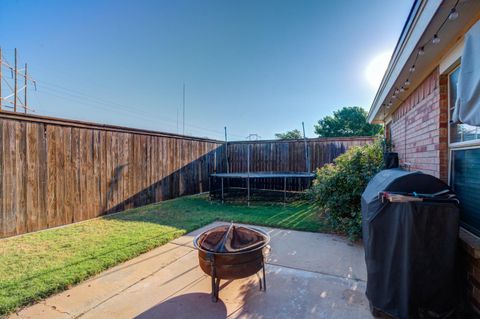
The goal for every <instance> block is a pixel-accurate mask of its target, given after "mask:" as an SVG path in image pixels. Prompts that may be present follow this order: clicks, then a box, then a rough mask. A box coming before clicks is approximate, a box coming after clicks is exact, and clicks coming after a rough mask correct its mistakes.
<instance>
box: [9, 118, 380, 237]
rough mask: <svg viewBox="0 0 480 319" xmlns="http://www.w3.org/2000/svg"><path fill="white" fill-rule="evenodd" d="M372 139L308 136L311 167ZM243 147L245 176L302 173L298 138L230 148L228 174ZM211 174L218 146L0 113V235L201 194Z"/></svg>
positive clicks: (239, 164)
mask: <svg viewBox="0 0 480 319" xmlns="http://www.w3.org/2000/svg"><path fill="white" fill-rule="evenodd" d="M372 140H373V139H372V138H340V139H310V140H308V142H307V144H308V149H309V154H310V158H311V170H314V169H315V168H316V167H320V166H322V165H324V164H325V163H329V162H331V161H332V160H333V159H334V158H335V157H336V156H338V155H339V154H341V153H343V152H344V151H345V150H346V149H348V148H349V147H351V146H352V145H361V144H365V143H368V142H371V141H372ZM248 144H250V145H251V159H250V163H251V171H294V172H303V171H305V158H304V146H303V141H278V140H276V141H257V142H233V143H229V144H228V155H229V163H230V171H231V172H246V171H247V166H246V164H247V158H246V154H247V148H246V145H248ZM214 172H226V160H225V145H224V144H223V142H220V141H215V140H209V139H203V138H195V137H185V136H179V135H175V134H167V133H160V132H153V131H147V130H137V129H130V128H124V127H118V126H112V125H100V124H94V123H86V122H80V121H71V120H63V119H55V118H49V117H42V116H32V115H22V114H18V113H10V112H0V237H8V236H13V235H19V234H23V233H27V232H31V231H36V230H41V229H46V228H50V227H55V226H61V225H66V224H70V223H74V222H78V221H82V220H87V219H91V218H95V217H98V216H101V215H104V214H108V213H112V212H117V211H121V210H124V209H128V208H132V207H137V206H142V205H146V204H149V203H153V202H158V201H162V200H165V199H170V198H175V197H177V196H182V195H189V194H195V193H199V192H204V191H208V190H209V189H210V183H209V182H210V181H209V174H211V173H214ZM295 183H298V182H295V180H290V181H289V189H294V188H295V187H297V186H296V185H297V184H295ZM264 185H266V184H264Z"/></svg>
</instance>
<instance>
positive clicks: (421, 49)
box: [418, 47, 425, 55]
mask: <svg viewBox="0 0 480 319" xmlns="http://www.w3.org/2000/svg"><path fill="white" fill-rule="evenodd" d="M424 54H425V47H421V48H420V49H418V55H424Z"/></svg>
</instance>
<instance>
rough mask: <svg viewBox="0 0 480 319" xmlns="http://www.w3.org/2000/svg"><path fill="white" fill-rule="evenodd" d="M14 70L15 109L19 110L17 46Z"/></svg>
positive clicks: (15, 110)
mask: <svg viewBox="0 0 480 319" xmlns="http://www.w3.org/2000/svg"><path fill="white" fill-rule="evenodd" d="M14 68H15V69H14V70H13V74H14V75H13V76H14V78H15V80H14V81H15V84H14V89H13V111H14V112H17V89H18V86H17V72H18V68H17V48H15V66H14Z"/></svg>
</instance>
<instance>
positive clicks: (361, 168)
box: [308, 141, 383, 240]
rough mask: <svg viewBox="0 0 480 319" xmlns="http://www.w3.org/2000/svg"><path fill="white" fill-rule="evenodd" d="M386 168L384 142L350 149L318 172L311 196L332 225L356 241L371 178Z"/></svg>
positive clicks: (331, 226)
mask: <svg viewBox="0 0 480 319" xmlns="http://www.w3.org/2000/svg"><path fill="white" fill-rule="evenodd" d="M382 167H383V150H382V145H381V142H380V141H377V142H375V143H373V144H367V145H364V146H357V147H353V148H350V149H349V150H348V151H347V152H345V153H344V154H342V155H340V156H338V157H337V158H336V159H335V160H334V164H327V165H325V166H323V167H322V168H319V169H318V170H317V176H316V179H315V180H314V182H313V185H312V187H311V189H310V190H309V191H308V194H309V195H310V196H311V197H313V198H314V199H315V200H316V201H318V204H319V205H320V207H321V208H322V209H323V211H324V214H325V219H326V222H327V224H328V226H329V227H330V228H331V229H332V230H333V231H336V232H340V233H344V234H346V235H348V237H349V238H350V239H351V240H356V239H358V238H359V237H360V235H361V228H362V214H361V210H360V198H361V195H362V192H363V191H364V189H365V187H366V186H367V184H368V182H369V181H370V179H371V178H372V177H373V176H374V175H375V174H376V173H377V172H378V171H380V170H381V169H382Z"/></svg>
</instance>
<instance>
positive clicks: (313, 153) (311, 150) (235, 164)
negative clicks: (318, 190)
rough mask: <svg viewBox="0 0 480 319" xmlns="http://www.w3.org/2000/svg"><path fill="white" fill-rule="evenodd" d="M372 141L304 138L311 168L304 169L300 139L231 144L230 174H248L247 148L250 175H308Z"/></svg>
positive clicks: (360, 138)
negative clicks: (264, 173)
mask: <svg viewBox="0 0 480 319" xmlns="http://www.w3.org/2000/svg"><path fill="white" fill-rule="evenodd" d="M374 140H375V138H374V137H335V138H331V137H330V138H311V139H307V149H308V154H309V158H310V167H306V160H305V144H304V141H303V140H269V141H246V142H232V143H229V144H228V161H229V166H230V172H246V171H247V153H248V149H247V147H248V145H250V171H252V172H311V171H314V170H315V169H317V168H318V167H322V166H323V165H325V164H327V163H331V162H332V161H333V160H334V159H335V158H336V157H337V156H338V155H340V154H342V153H344V152H345V151H346V150H347V149H349V148H350V147H352V146H359V145H364V144H366V143H371V142H373V141H374Z"/></svg>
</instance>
